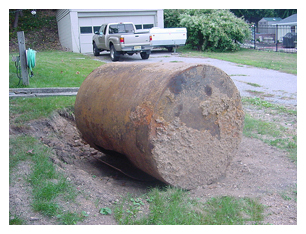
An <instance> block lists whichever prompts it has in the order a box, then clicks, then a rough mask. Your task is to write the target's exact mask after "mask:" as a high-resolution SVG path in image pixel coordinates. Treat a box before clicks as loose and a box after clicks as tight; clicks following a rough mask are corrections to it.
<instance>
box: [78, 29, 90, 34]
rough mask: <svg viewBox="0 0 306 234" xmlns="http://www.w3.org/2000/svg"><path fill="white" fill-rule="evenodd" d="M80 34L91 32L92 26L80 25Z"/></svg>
mask: <svg viewBox="0 0 306 234" xmlns="http://www.w3.org/2000/svg"><path fill="white" fill-rule="evenodd" d="M80 31H81V34H87V33H92V27H80Z"/></svg>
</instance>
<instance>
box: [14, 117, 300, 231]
mask: <svg viewBox="0 0 306 234" xmlns="http://www.w3.org/2000/svg"><path fill="white" fill-rule="evenodd" d="M29 125H30V128H29V129H28V130H24V131H26V132H24V133H27V134H31V135H33V136H35V137H37V138H39V139H40V140H41V141H42V142H43V143H44V144H46V145H47V146H49V147H51V148H52V149H53V151H54V156H53V158H52V160H53V162H54V163H55V164H56V165H57V166H58V169H59V170H60V171H62V172H64V173H65V174H66V176H68V180H70V181H71V182H72V183H73V184H75V186H76V187H77V189H78V190H79V191H80V194H79V196H78V197H77V199H76V203H72V204H69V203H68V204H67V203H62V204H61V205H62V206H63V207H65V208H66V209H68V210H70V211H72V212H78V213H80V212H82V211H86V212H87V213H88V214H89V216H88V217H87V218H86V219H84V221H83V222H81V223H78V224H94V225H99V224H116V222H115V220H114V218H113V216H110V215H101V214H99V209H100V208H102V207H111V206H112V204H113V203H115V202H116V201H118V200H119V199H120V196H124V195H126V194H127V193H131V194H135V195H136V196H137V195H141V194H143V193H145V192H146V191H147V189H148V187H149V186H151V187H152V186H156V185H160V182H158V181H151V182H141V181H137V180H134V179H131V178H129V177H127V176H125V175H123V174H121V173H120V172H118V171H116V170H114V169H112V168H110V167H108V166H106V165H105V164H103V163H101V162H100V161H99V160H97V159H96V158H100V157H104V156H105V155H104V154H102V153H101V152H98V151H96V150H94V149H92V148H90V147H89V146H88V145H87V144H84V142H83V141H82V140H81V139H80V137H79V134H78V131H77V129H76V127H75V123H74V121H73V120H72V119H68V118H65V117H63V116H60V115H59V114H55V115H53V117H52V118H50V119H42V120H36V121H33V122H31V123H30V124H29ZM10 133H11V134H19V133H20V132H18V131H15V130H14V128H10ZM17 171H18V173H17V175H16V178H17V179H16V180H15V181H14V182H13V184H12V186H10V209H12V210H14V212H15V213H17V214H21V216H22V217H24V218H26V221H27V222H28V224H56V220H55V219H50V218H46V217H44V216H42V215H40V214H39V213H34V212H33V211H31V207H30V200H29V197H30V196H29V195H30V193H29V189H30V187H29V185H28V184H26V182H25V181H24V179H22V178H24V176H26V175H27V174H29V171H30V163H29V162H23V163H20V164H19V166H18V170H17ZM296 183H297V173H296V164H295V163H292V162H291V161H290V160H289V159H288V156H287V154H286V152H283V151H281V150H278V149H276V148H274V147H271V146H268V145H266V144H264V143H263V142H261V141H260V140H257V139H251V138H246V137H244V138H243V140H242V143H241V145H240V148H239V151H238V153H237V155H236V157H235V158H234V160H233V162H232V163H231V164H230V166H229V167H228V169H227V172H226V176H225V177H224V178H222V179H220V180H219V181H218V182H217V183H214V184H211V185H204V186H199V187H198V188H196V189H194V190H191V191H190V194H191V196H193V197H197V198H200V199H201V200H203V201H205V200H207V199H208V198H210V197H215V196H225V195H227V196H237V197H244V196H247V197H255V198H258V199H259V201H260V202H261V203H262V204H264V205H265V206H266V211H265V213H266V218H265V221H264V223H269V224H296V223H297V203H296V201H294V199H290V200H289V199H284V198H286V196H289V194H292V191H293V190H294V189H296Z"/></svg>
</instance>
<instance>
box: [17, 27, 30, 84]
mask: <svg viewBox="0 0 306 234" xmlns="http://www.w3.org/2000/svg"><path fill="white" fill-rule="evenodd" d="M17 38H18V46H19V57H20V68H21V77H22V83H23V85H29V74H28V68H27V57H26V46H25V37H24V32H23V31H20V32H17Z"/></svg>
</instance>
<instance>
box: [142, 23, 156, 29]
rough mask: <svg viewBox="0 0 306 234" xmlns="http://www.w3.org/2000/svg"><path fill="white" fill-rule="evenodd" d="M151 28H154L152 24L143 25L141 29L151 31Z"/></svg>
mask: <svg viewBox="0 0 306 234" xmlns="http://www.w3.org/2000/svg"><path fill="white" fill-rule="evenodd" d="M153 27H154V25H153V24H144V25H143V29H151V28H153Z"/></svg>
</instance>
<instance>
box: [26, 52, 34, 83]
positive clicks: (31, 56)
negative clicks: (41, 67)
mask: <svg viewBox="0 0 306 234" xmlns="http://www.w3.org/2000/svg"><path fill="white" fill-rule="evenodd" d="M35 59H36V51H35V50H32V49H30V48H29V49H28V50H27V64H28V68H29V73H30V72H31V74H30V77H32V76H33V71H32V69H33V68H34V67H35Z"/></svg>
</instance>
